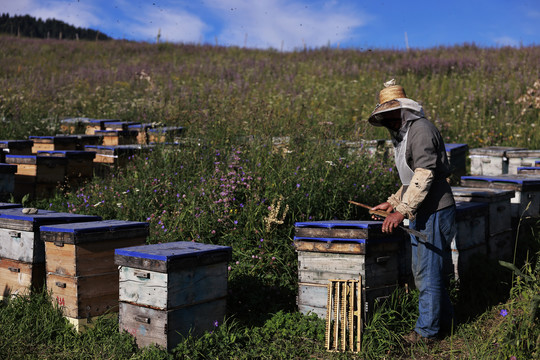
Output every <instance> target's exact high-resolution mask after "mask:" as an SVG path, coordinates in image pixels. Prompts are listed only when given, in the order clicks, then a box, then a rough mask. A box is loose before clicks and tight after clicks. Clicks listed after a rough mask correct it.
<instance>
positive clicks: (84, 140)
mask: <svg viewBox="0 0 540 360" xmlns="http://www.w3.org/2000/svg"><path fill="white" fill-rule="evenodd" d="M56 137H59V138H66V139H67V138H70V139H72V141H74V142H75V151H84V146H85V145H101V139H102V138H101V136H98V135H86V134H70V135H66V134H56Z"/></svg>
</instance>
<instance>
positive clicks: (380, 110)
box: [368, 79, 411, 126]
mask: <svg viewBox="0 0 540 360" xmlns="http://www.w3.org/2000/svg"><path fill="white" fill-rule="evenodd" d="M384 86H385V88H384V89H382V90H381V91H380V92H379V103H378V104H377V106H376V107H375V110H373V112H372V113H371V115H370V116H369V118H368V121H369V123H370V124H371V125H374V126H383V124H382V123H381V121H382V120H383V119H384V115H385V114H386V113H388V112H389V111H392V110H397V109H401V108H403V107H406V106H404V103H408V102H409V101H407V100H410V99H407V95H406V94H405V89H403V86H401V85H395V82H394V79H392V80H390V81H388V82H386V83H385V84H384ZM400 100H401V101H400ZM410 101H411V100H410Z"/></svg>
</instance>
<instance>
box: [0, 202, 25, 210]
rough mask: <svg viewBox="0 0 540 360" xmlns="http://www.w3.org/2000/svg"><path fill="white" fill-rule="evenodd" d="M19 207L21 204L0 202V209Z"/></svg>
mask: <svg viewBox="0 0 540 360" xmlns="http://www.w3.org/2000/svg"><path fill="white" fill-rule="evenodd" d="M21 207H22V205H21V204H12V203H6V202H0V209H14V208H21Z"/></svg>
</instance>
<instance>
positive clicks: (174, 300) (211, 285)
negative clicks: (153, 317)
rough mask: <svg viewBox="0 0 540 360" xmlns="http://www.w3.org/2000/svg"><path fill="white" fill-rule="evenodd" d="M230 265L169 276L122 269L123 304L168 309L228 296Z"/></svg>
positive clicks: (197, 269)
mask: <svg viewBox="0 0 540 360" xmlns="http://www.w3.org/2000/svg"><path fill="white" fill-rule="evenodd" d="M227 273H228V270H227V263H225V262H224V263H218V264H211V265H206V266H198V267H195V268H191V269H183V270H181V271H177V272H170V273H168V274H164V273H159V272H155V271H149V270H140V269H136V268H131V267H126V266H122V267H120V285H119V287H120V289H119V299H120V301H126V302H132V303H137V304H139V305H146V306H151V307H154V308H158V309H162V310H167V309H173V308H176V307H179V306H186V305H190V304H194V303H200V302H206V301H210V300H212V299H217V298H222V297H225V296H227Z"/></svg>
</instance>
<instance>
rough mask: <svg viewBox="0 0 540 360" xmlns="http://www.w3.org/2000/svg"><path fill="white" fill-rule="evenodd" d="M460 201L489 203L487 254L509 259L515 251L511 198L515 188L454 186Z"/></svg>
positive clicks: (494, 257)
mask: <svg viewBox="0 0 540 360" xmlns="http://www.w3.org/2000/svg"><path fill="white" fill-rule="evenodd" d="M452 193H453V194H454V199H455V200H456V201H458V202H476V203H478V202H482V203H487V204H488V217H487V222H488V225H487V254H488V256H489V257H490V258H493V259H498V260H504V259H509V258H510V257H511V254H512V252H513V245H512V244H513V241H512V239H513V237H512V219H511V203H510V200H511V199H512V198H513V197H514V196H515V192H514V191H513V190H504V189H488V188H471V187H459V186H458V187H452Z"/></svg>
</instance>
